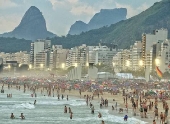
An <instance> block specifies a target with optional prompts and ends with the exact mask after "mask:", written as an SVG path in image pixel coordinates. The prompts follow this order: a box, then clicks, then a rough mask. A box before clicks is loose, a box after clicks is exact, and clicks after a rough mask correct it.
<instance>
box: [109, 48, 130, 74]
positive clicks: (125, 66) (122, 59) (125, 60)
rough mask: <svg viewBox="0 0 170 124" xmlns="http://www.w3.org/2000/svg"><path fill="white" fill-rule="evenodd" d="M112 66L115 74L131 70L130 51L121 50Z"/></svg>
mask: <svg viewBox="0 0 170 124" xmlns="http://www.w3.org/2000/svg"><path fill="white" fill-rule="evenodd" d="M112 59H113V60H112V64H113V68H114V71H115V72H117V73H118V72H121V71H123V70H130V69H131V65H132V64H131V61H130V60H131V59H130V50H128V49H124V50H122V49H121V50H119V51H118V52H117V54H116V55H114V56H113V58H112Z"/></svg>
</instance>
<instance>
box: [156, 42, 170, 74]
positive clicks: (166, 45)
mask: <svg viewBox="0 0 170 124" xmlns="http://www.w3.org/2000/svg"><path fill="white" fill-rule="evenodd" d="M156 59H157V61H155V62H156V63H155V64H156V66H158V67H159V69H160V70H161V71H162V72H163V73H164V72H170V68H169V67H168V66H169V65H170V40H165V41H163V42H162V43H161V50H160V51H159V55H158V56H157V57H156Z"/></svg>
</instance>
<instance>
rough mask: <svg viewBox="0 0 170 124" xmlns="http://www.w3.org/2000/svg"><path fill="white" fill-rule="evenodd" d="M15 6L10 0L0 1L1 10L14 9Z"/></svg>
mask: <svg viewBox="0 0 170 124" xmlns="http://www.w3.org/2000/svg"><path fill="white" fill-rule="evenodd" d="M16 6H17V4H16V3H14V2H12V1H11V0H0V8H1V9H5V8H10V7H16Z"/></svg>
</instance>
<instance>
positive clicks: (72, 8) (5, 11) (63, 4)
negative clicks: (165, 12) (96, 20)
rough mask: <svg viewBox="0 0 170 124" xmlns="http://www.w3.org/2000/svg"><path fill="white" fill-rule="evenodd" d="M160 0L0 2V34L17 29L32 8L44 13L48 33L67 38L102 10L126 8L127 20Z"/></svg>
mask: <svg viewBox="0 0 170 124" xmlns="http://www.w3.org/2000/svg"><path fill="white" fill-rule="evenodd" d="M159 1H161V0H0V34H2V33H4V32H9V31H12V30H13V29H14V28H15V27H17V26H18V25H19V23H20V21H21V19H22V17H23V16H24V14H25V12H26V11H27V10H28V9H29V7H30V6H36V7H37V8H39V9H40V11H41V12H42V13H43V16H44V18H45V20H46V25H47V29H48V31H51V32H53V33H54V34H57V35H58V36H63V35H66V34H67V33H68V31H69V29H70V27H71V25H72V24H74V23H75V22H76V21H79V20H81V21H83V22H85V23H88V22H89V21H90V19H91V18H92V17H93V15H94V14H95V13H98V12H99V11H100V9H114V8H127V18H130V17H132V16H134V15H137V14H139V13H140V12H142V11H144V10H146V9H147V8H149V7H150V6H152V5H153V4H154V3H155V2H159Z"/></svg>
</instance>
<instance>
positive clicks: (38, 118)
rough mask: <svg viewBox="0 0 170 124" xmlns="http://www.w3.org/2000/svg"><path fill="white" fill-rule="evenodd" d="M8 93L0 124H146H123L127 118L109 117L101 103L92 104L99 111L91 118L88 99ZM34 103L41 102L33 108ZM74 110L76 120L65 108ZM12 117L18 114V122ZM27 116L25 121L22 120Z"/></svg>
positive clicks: (0, 96)
mask: <svg viewBox="0 0 170 124" xmlns="http://www.w3.org/2000/svg"><path fill="white" fill-rule="evenodd" d="M4 90H5V93H0V113H1V114H0V124H101V120H104V121H105V124H145V122H143V121H140V120H138V119H135V118H133V117H132V118H128V121H127V122H125V121H124V120H123V115H122V117H121V116H114V115H111V114H109V111H108V110H107V109H105V108H103V109H100V108H99V103H98V102H97V101H96V102H94V101H93V102H92V103H93V104H94V107H95V114H91V110H90V108H89V106H87V105H86V102H85V100H84V99H80V98H76V97H69V100H68V101H67V100H66V98H64V99H63V100H61V99H60V100H58V99H57V97H56V96H55V97H48V96H43V95H41V94H40V93H37V97H36V98H35V97H31V92H29V91H26V93H23V90H21V91H19V90H16V89H10V90H8V89H7V88H5V89H4ZM11 93H12V98H7V94H11ZM34 100H36V101H37V103H36V105H33V103H34ZM65 105H66V106H67V108H68V107H70V108H71V110H72V112H73V119H70V114H69V113H64V106H65ZM98 112H100V113H101V114H102V118H98ZM11 113H14V116H15V119H10V115H11ZM21 113H23V115H24V116H25V119H23V120H22V119H20V117H19V116H20V114H21Z"/></svg>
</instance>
